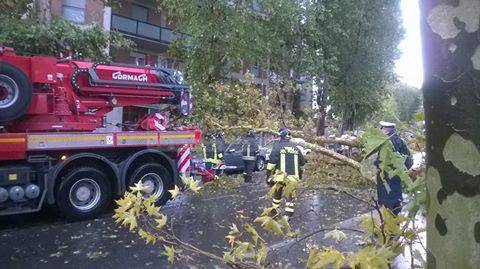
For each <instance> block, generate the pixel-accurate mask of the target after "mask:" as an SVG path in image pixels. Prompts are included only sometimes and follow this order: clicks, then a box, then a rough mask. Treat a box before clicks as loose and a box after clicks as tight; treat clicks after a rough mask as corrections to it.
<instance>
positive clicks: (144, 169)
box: [128, 163, 175, 206]
mask: <svg viewBox="0 0 480 269" xmlns="http://www.w3.org/2000/svg"><path fill="white" fill-rule="evenodd" d="M148 173H154V174H157V175H158V176H160V179H161V180H162V182H163V193H162V194H161V196H160V197H159V198H158V199H157V201H156V202H155V204H156V205H159V206H160V205H164V204H166V203H167V202H168V200H170V198H172V194H171V193H170V192H169V190H173V189H174V188H175V185H174V182H173V178H172V176H171V175H170V173H169V172H168V170H167V169H166V168H165V167H163V165H160V164H158V163H147V164H144V165H141V166H140V167H138V168H137V169H135V171H133V173H132V175H131V176H130V179H129V180H128V185H129V186H133V185H135V183H137V182H138V181H139V180H140V179H141V178H142V177H143V176H144V175H146V174H148Z"/></svg>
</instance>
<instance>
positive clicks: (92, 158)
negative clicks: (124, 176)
mask: <svg viewBox="0 0 480 269" xmlns="http://www.w3.org/2000/svg"><path fill="white" fill-rule="evenodd" d="M79 163H81V165H79V166H86V165H85V164H89V165H90V166H92V167H97V168H99V169H100V170H101V171H102V172H103V173H105V174H106V175H107V177H108V178H109V179H111V178H113V180H110V181H111V183H112V191H113V192H114V193H115V194H121V193H122V192H121V186H120V185H121V184H120V171H119V169H118V167H117V166H116V165H115V164H114V163H112V162H111V161H110V160H108V159H107V158H105V157H104V156H101V155H98V154H95V153H78V154H74V155H72V156H70V157H69V158H67V159H66V160H65V161H62V162H60V163H58V164H57V165H56V166H54V167H53V168H52V169H50V171H49V173H48V178H49V183H50V184H48V192H47V202H48V203H49V204H53V203H55V189H56V187H57V186H58V184H59V183H60V182H61V181H60V177H61V176H62V175H63V174H64V173H67V172H68V171H69V169H70V168H73V167H74V166H76V165H77V164H79Z"/></svg>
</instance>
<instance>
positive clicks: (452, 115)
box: [420, 0, 480, 269]
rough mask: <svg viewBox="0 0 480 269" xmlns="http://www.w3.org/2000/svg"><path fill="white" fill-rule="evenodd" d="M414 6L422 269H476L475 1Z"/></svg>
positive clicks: (478, 10)
mask: <svg viewBox="0 0 480 269" xmlns="http://www.w3.org/2000/svg"><path fill="white" fill-rule="evenodd" d="M445 3H450V4H445ZM420 4H421V25H422V36H423V53H424V61H425V63H424V66H425V82H424V86H423V93H424V107H425V122H426V130H427V178H426V180H427V210H428V212H427V249H428V253H427V259H428V266H427V267H428V268H429V269H433V268H478V266H479V264H480V211H479V210H480V177H479V175H480V152H479V146H480V84H479V83H480V43H479V39H478V36H479V35H480V32H479V30H478V28H479V17H480V0H459V1H440V0H423V1H420ZM456 4H458V6H453V5H456Z"/></svg>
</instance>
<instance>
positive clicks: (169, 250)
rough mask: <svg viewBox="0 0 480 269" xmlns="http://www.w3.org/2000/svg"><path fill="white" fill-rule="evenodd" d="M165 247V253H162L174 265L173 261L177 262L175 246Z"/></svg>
mask: <svg viewBox="0 0 480 269" xmlns="http://www.w3.org/2000/svg"><path fill="white" fill-rule="evenodd" d="M164 247H165V251H164V252H162V254H163V255H165V256H167V258H168V262H170V263H173V261H174V260H175V249H174V248H173V246H164Z"/></svg>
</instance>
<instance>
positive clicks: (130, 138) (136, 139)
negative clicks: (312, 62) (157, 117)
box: [117, 132, 158, 146]
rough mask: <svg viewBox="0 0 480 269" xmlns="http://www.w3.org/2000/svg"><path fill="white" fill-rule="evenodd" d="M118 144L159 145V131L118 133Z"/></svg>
mask: <svg viewBox="0 0 480 269" xmlns="http://www.w3.org/2000/svg"><path fill="white" fill-rule="evenodd" d="M117 144H118V145H119V146H123V145H125V146H136V145H146V146H155V145H158V133H155V132H148V133H138V132H136V133H132V134H129V133H122V134H117Z"/></svg>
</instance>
